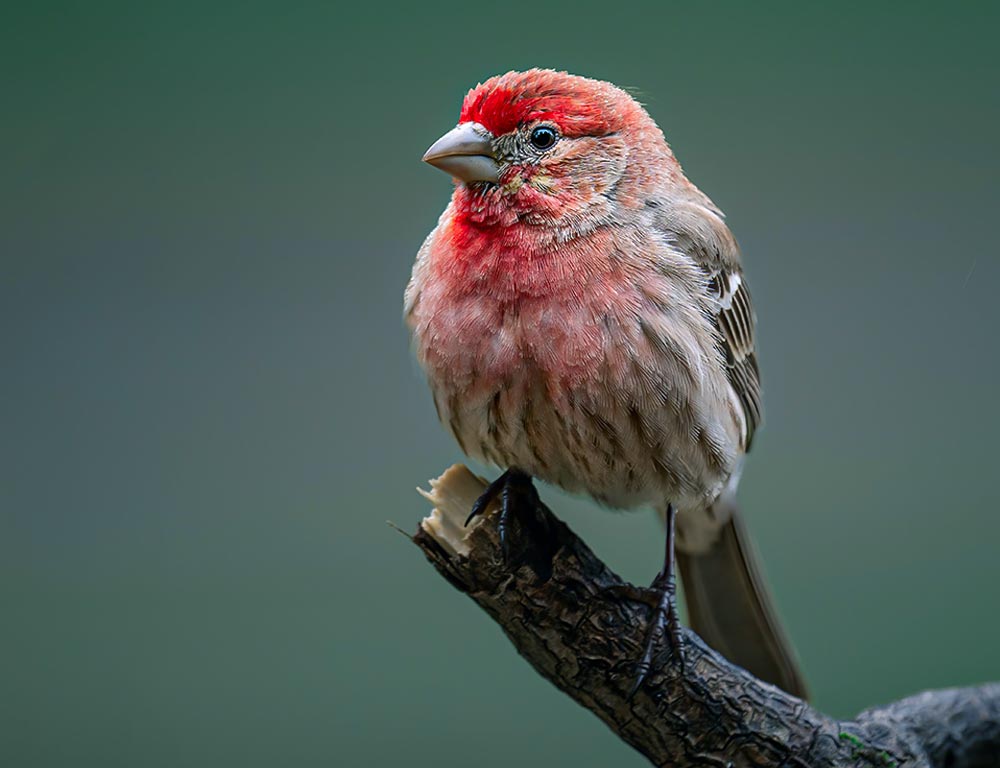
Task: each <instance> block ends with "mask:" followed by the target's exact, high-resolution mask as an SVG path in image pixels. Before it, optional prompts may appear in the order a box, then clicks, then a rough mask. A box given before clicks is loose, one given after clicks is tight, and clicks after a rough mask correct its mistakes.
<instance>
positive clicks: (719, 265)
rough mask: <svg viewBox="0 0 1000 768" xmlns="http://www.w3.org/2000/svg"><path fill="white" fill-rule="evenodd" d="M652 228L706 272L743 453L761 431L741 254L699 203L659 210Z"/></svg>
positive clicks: (707, 206)
mask: <svg viewBox="0 0 1000 768" xmlns="http://www.w3.org/2000/svg"><path fill="white" fill-rule="evenodd" d="M657 226H659V227H661V228H662V229H663V230H665V231H666V232H668V233H669V235H670V237H671V238H672V239H673V241H674V245H675V247H677V248H678V249H679V250H680V251H682V252H683V253H686V254H687V255H688V256H689V257H690V258H691V259H693V260H694V262H695V263H696V264H698V266H699V267H701V269H702V270H703V271H704V272H705V276H706V278H707V284H708V291H709V294H710V297H709V298H710V301H709V309H708V312H709V314H710V315H711V319H712V322H713V323H714V324H715V326H716V328H717V329H718V331H719V339H720V342H719V343H720V347H721V349H720V352H721V353H722V356H723V359H724V360H725V363H726V374H727V375H728V378H729V383H730V386H732V388H733V392H734V393H735V394H736V397H737V399H738V400H739V402H740V404H741V405H742V406H743V415H744V420H745V422H746V437H745V441H744V443H745V444H744V446H743V448H744V450H748V449H749V448H750V442H751V440H752V439H753V434H754V431H755V430H756V429H757V427H758V426H760V423H761V417H762V410H761V390H760V372H759V370H758V368H757V356H756V351H755V330H754V327H755V325H756V317H755V316H754V311H753V304H752V302H751V301H750V291H749V290H748V289H747V285H746V280H745V279H744V277H743V269H742V267H741V266H740V251H739V246H737V244H736V239H735V238H734V237H733V234H732V232H730V231H729V227H727V226H726V223H725V221H724V220H723V218H722V213H721V212H720V211H719V210H718V209H717V208H715V206H714V205H712V203H711V202H710V201H709V200H708V199H707V198H704V197H701V198H696V199H693V200H689V201H684V202H680V203H675V204H674V205H673V206H672V207H670V208H666V207H665V208H664V211H663V212H662V213H661V214H660V216H659V220H658V221H657Z"/></svg>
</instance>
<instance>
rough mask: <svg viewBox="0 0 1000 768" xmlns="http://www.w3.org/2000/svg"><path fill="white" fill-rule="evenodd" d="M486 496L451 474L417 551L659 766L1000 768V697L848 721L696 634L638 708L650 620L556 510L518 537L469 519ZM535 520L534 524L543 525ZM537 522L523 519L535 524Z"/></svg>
mask: <svg viewBox="0 0 1000 768" xmlns="http://www.w3.org/2000/svg"><path fill="white" fill-rule="evenodd" d="M484 488H485V483H484V482H483V481H482V480H481V479H479V478H477V477H476V476H475V475H473V474H472V473H471V472H469V470H468V469H466V468H465V467H464V466H461V465H456V466H454V467H451V468H450V469H449V470H448V471H447V472H445V473H444V475H442V476H441V477H440V478H438V479H437V480H434V481H432V482H431V491H430V492H429V493H425V494H424V495H425V496H426V497H427V498H428V499H429V500H430V501H431V502H432V504H434V507H435V509H434V510H433V511H432V512H431V514H430V515H429V516H428V517H426V518H424V520H423V521H422V522H421V524H420V528H419V529H418V531H417V533H416V535H415V536H414V537H413V542H414V543H415V544H416V545H417V546H418V547H420V549H421V550H422V551H423V552H424V554H425V555H426V556H427V559H428V560H430V562H431V563H432V564H433V565H434V567H435V568H436V569H437V570H438V572H439V573H440V574H441V575H442V576H444V577H445V578H446V579H447V580H448V581H449V582H451V584H452V585H453V586H455V587H456V588H457V589H459V590H461V591H462V592H465V593H466V594H468V595H469V597H471V598H472V599H473V600H474V601H475V602H476V603H477V604H478V605H479V606H480V607H481V608H482V609H483V610H485V611H486V612H487V613H488V614H489V615H490V616H491V617H492V618H493V619H494V621H496V622H497V623H498V624H499V625H500V627H501V629H503V631H504V632H505V633H506V635H507V637H509V638H510V640H511V642H512V643H513V644H514V647H515V648H516V649H517V651H518V653H520V654H521V655H522V656H523V657H524V658H525V659H526V660H527V661H528V663H529V664H531V665H532V666H533V667H534V668H535V670H536V671H537V672H538V673H539V674H541V675H542V676H543V677H545V678H546V679H547V680H549V681H550V682H552V683H553V684H554V685H555V686H556V687H557V688H559V689H560V690H561V691H563V692H564V693H566V694H567V695H569V696H570V697H572V698H573V699H574V700H575V701H577V702H579V703H580V704H582V705H583V706H584V707H586V708H587V709H589V710H591V711H592V712H593V713H594V714H595V715H597V716H598V717H599V718H600V719H601V720H603V721H604V722H605V723H606V724H607V725H608V726H609V727H610V728H611V729H612V730H613V731H614V732H615V733H616V734H617V735H618V736H619V737H620V738H621V739H622V740H623V741H625V742H627V743H628V744H630V745H632V746H633V747H634V748H635V749H637V750H638V751H639V752H641V753H642V754H643V755H645V756H646V757H647V758H649V760H650V761H651V762H652V763H653V764H654V765H657V766H682V767H683V766H715V767H716V768H721V767H722V766H731V767H732V768H739V767H742V766H767V768H775V767H776V766H799V767H800V768H826V767H827V766H829V768H833V767H834V766H836V767H837V768H844V767H845V766H854V767H855V768H858V767H861V766H872V767H873V768H892V767H893V766H898V768H937V767H938V766H940V767H941V768H944V767H945V766H947V768H987V766H998V765H1000V758H998V755H1000V684H990V685H984V686H981V687H978V688H968V689H955V690H945V691H933V692H928V693H923V694H920V695H919V696H914V697H912V698H908V699H904V700H902V701H899V702H896V703H894V704H890V705H889V706H887V707H883V708H878V709H871V710H867V711H865V712H863V713H861V714H860V715H859V716H858V717H857V719H855V720H853V721H847V722H844V721H838V720H834V719H832V718H830V717H827V716H826V715H824V714H822V713H821V712H818V711H817V710H815V709H813V708H812V707H810V706H809V705H808V704H807V703H805V702H804V701H801V700H800V699H797V698H795V697H793V696H790V695H788V694H786V693H785V692H783V691H781V690H779V689H777V688H775V687H774V686H771V685H769V684H767V683H764V682H762V681H760V680H758V679H756V678H755V677H753V676H752V675H750V674H749V673H748V672H746V671H745V670H743V669H740V668H739V667H736V666H734V665H732V664H730V663H729V662H727V661H726V660H725V659H724V658H723V657H722V656H721V655H719V654H718V653H716V652H715V651H713V650H712V649H710V648H708V647H707V646H706V645H705V644H704V643H703V642H702V641H701V639H700V638H699V637H698V636H697V635H695V634H694V633H693V632H691V631H690V630H684V641H685V642H684V649H683V654H682V657H683V658H680V659H678V658H674V657H673V656H672V654H671V653H670V652H669V650H665V651H664V652H662V653H661V654H660V655H659V656H658V657H657V658H656V659H654V665H653V671H652V673H651V674H650V676H649V677H648V679H647V681H646V682H645V684H644V685H643V686H642V688H640V690H639V691H638V692H637V693H636V694H635V696H634V697H633V698H632V699H631V700H630V699H629V698H628V691H629V687H630V684H631V682H632V681H633V679H634V673H635V669H634V666H635V661H636V660H637V659H639V658H640V656H641V653H642V642H643V639H644V630H645V627H646V623H647V620H648V613H649V608H648V607H647V605H646V604H645V603H643V602H641V601H633V600H630V599H629V598H628V597H625V596H623V592H627V591H626V590H622V589H619V588H621V587H624V586H626V585H625V583H624V582H622V580H621V579H620V578H619V577H618V576H617V575H615V574H614V573H612V572H611V571H610V570H609V569H608V568H607V567H606V566H605V565H604V563H602V562H601V561H600V560H599V559H598V558H597V557H596V556H595V555H594V553H593V552H591V551H590V549H589V548H588V547H587V545H586V544H584V543H583V541H581V540H580V539H579V538H578V537H577V536H576V535H575V534H574V533H573V532H572V531H570V530H569V528H568V527H566V525H564V524H563V523H562V522H561V521H560V520H558V519H557V518H556V517H555V516H554V515H553V514H552V513H551V512H550V511H549V510H548V509H543V510H540V511H539V512H538V513H537V514H533V515H531V516H530V517H528V518H525V523H524V524H523V525H518V524H516V523H515V525H513V526H512V530H510V531H509V534H508V535H509V537H510V538H509V546H510V551H511V553H512V557H511V562H512V564H513V568H508V567H507V566H506V565H505V564H504V558H503V556H502V555H501V550H500V543H499V540H498V538H497V533H496V528H495V525H494V524H493V515H494V514H495V509H494V510H491V511H490V513H488V514H486V515H483V516H482V517H481V518H479V519H478V520H476V521H475V522H473V523H472V524H471V525H470V526H469V527H465V526H464V521H465V517H466V515H467V514H468V511H469V509H470V508H471V507H472V503H473V502H474V501H475V499H476V498H477V497H478V496H479V494H480V493H482V491H483V489H484ZM529 514H530V513H529ZM522 517H523V516H522Z"/></svg>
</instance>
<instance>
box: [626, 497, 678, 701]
mask: <svg viewBox="0 0 1000 768" xmlns="http://www.w3.org/2000/svg"><path fill="white" fill-rule="evenodd" d="M676 516H677V510H675V509H674V505H673V504H668V505H667V519H666V523H667V535H666V551H665V552H664V556H663V570H661V571H660V572H659V573H658V574H656V578H655V579H653V583H652V585H651V586H650V589H652V590H653V591H654V592H655V593H656V597H657V600H656V602H655V604H654V605H653V615H652V616H651V617H650V622H649V626H648V627H647V629H646V642H645V645H644V648H643V653H642V659H641V661H640V662H639V664H638V666H637V667H636V679H635V682H634V683H633V684H632V690H631V691H630V693H629V696H630V697H631V696H632V695H634V694H635V692H636V691H638V690H639V688H640V687H642V684H643V683H644V682H645V680H646V677H647V676H648V675H649V673H650V671H651V669H652V664H653V654H654V652H655V651H656V646H657V645H658V643H659V641H660V639H661V638H662V639H665V640H666V641H667V642H668V643H669V644H670V649H671V651H673V652H674V653H675V654H677V655H678V658H679V656H680V652H681V644H682V643H683V638H682V636H681V622H680V617H679V616H678V615H677V577H676V575H675V574H674V518H675V517H676Z"/></svg>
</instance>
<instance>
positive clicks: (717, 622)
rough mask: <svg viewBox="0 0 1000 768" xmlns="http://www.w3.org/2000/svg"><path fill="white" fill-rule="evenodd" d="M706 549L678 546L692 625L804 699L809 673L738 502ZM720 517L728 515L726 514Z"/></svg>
mask: <svg viewBox="0 0 1000 768" xmlns="http://www.w3.org/2000/svg"><path fill="white" fill-rule="evenodd" d="M716 504H726V505H727V506H731V507H732V509H731V511H730V510H726V514H729V515H730V517H729V522H728V523H726V524H725V526H724V527H723V528H722V530H721V531H720V534H719V537H718V539H717V540H716V541H715V543H714V544H713V545H712V546H711V548H710V549H708V550H707V551H705V552H702V553H698V554H694V553H685V552H682V551H678V552H677V564H678V566H679V568H680V575H681V580H682V582H683V584H684V595H685V598H686V601H687V609H688V619H689V621H690V622H691V628H692V629H693V630H694V631H695V632H696V633H697V634H698V635H699V636H700V637H701V638H702V639H703V640H704V641H705V642H706V643H708V645H710V646H711V647H712V648H714V649H715V650H717V651H718V652H719V653H721V654H722V655H723V656H725V657H726V658H727V659H729V660H730V661H732V662H733V663H734V664H737V665H739V666H741V667H743V668H744V669H746V670H748V671H749V672H751V673H752V674H754V675H755V676H756V677H758V678H760V679H761V680H765V681H767V682H769V683H773V684H774V685H776V686H778V687H779V688H782V689H784V690H786V691H788V693H791V694H793V695H794V696H798V697H799V698H801V699H805V698H808V691H807V689H806V683H805V679H804V678H803V675H802V671H801V669H800V667H799V663H798V659H797V658H796V655H795V649H794V648H793V647H792V645H791V643H790V642H789V640H788V638H787V636H786V635H785V632H784V630H783V629H782V627H781V622H780V621H779V619H778V615H777V613H776V611H775V609H774V603H773V601H772V599H771V593H770V590H769V589H768V588H767V582H766V581H765V579H764V574H763V571H762V570H761V568H760V565H759V564H758V557H757V552H756V548H755V547H754V545H753V541H752V540H751V539H750V534H749V533H748V532H747V529H746V527H745V526H744V524H743V521H742V519H741V516H740V513H739V510H738V509H736V507H735V503H734V502H733V501H731V500H729V499H728V498H725V497H724V498H723V499H720V500H719V501H718V502H716ZM720 517H721V518H722V519H725V517H724V516H721V515H720Z"/></svg>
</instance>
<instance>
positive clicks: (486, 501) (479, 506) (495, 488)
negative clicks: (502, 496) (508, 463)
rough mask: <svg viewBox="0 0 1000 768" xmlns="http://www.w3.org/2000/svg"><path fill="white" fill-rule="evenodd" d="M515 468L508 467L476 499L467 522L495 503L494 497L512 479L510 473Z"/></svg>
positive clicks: (466, 519)
mask: <svg viewBox="0 0 1000 768" xmlns="http://www.w3.org/2000/svg"><path fill="white" fill-rule="evenodd" d="M512 471H513V470H510V469H508V470H507V471H506V472H504V473H503V474H502V475H500V477H498V478H497V479H496V480H494V481H493V482H492V483H490V484H489V485H488V486H486V490H485V491H483V493H482V494H481V495H480V497H479V498H478V499H476V503H475V504H473V505H472V511H471V512H469V516H468V517H467V518H465V524H466V525H468V524H469V523H471V522H472V518H474V517H476V516H477V515H481V514H483V512H485V511H486V508H487V507H488V506H489V505H490V504H492V503H493V499H495V498H496V497H497V494H498V493H500V491H501V490H503V488H504V487H505V486H506V485H507V481H508V480H509V479H510V473H511V472H512Z"/></svg>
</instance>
